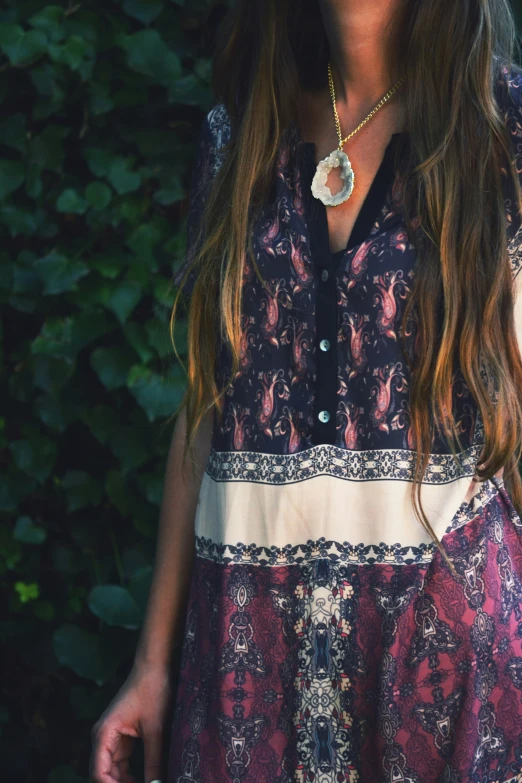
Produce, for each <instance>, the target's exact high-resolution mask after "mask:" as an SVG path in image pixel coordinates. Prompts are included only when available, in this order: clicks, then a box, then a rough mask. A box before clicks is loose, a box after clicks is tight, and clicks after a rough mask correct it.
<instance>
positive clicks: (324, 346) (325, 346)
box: [319, 340, 330, 351]
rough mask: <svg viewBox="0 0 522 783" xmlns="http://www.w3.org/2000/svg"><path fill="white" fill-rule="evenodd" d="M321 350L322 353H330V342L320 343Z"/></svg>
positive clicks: (322, 341) (323, 341)
mask: <svg viewBox="0 0 522 783" xmlns="http://www.w3.org/2000/svg"><path fill="white" fill-rule="evenodd" d="M319 348H320V349H321V351H329V350H330V340H321V342H320V343H319Z"/></svg>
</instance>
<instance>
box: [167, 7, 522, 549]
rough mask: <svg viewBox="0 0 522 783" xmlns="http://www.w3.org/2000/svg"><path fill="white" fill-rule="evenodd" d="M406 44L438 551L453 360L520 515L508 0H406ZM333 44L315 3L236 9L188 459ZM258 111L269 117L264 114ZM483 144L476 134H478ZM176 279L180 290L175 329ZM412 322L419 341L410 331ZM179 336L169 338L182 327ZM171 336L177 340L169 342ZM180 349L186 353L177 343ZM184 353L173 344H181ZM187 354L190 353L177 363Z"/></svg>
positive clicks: (413, 410) (228, 27)
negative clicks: (278, 169)
mask: <svg viewBox="0 0 522 783" xmlns="http://www.w3.org/2000/svg"><path fill="white" fill-rule="evenodd" d="M405 7H406V14H405V17H404V19H405V24H404V25H403V30H404V45H403V46H401V47H400V55H399V58H398V59H396V60H395V61H394V62H393V63H390V68H389V70H390V74H391V77H392V78H393V77H395V79H397V78H398V77H399V76H400V75H401V74H403V73H405V74H406V76H407V79H406V83H405V85H404V86H403V87H402V90H403V91H404V93H403V95H404V101H405V110H406V123H407V128H408V131H409V139H410V142H409V145H408V148H409V153H408V155H407V156H406V157H405V158H403V160H402V163H401V178H402V182H403V183H404V187H403V211H404V217H405V222H406V226H407V230H408V233H409V236H410V237H411V240H412V241H413V242H414V243H415V246H416V248H417V250H418V260H417V262H416V268H415V279H414V284H413V288H412V291H411V295H410V297H409V299H408V302H407V305H406V307H405V312H404V314H403V321H402V326H401V330H400V335H401V345H402V350H403V353H404V357H405V360H406V362H407V364H408V366H409V369H410V373H411V381H410V384H411V397H410V401H411V402H410V421H411V432H412V436H413V437H412V441H413V447H414V449H415V471H414V473H415V475H414V480H413V483H412V497H413V505H414V509H415V513H416V515H417V517H418V519H419V521H420V522H421V523H422V524H423V526H424V527H425V528H426V529H427V530H428V531H429V533H430V534H431V536H432V537H433V539H434V540H435V541H436V542H437V544H438V545H439V547H440V542H438V540H437V537H436V536H435V533H434V531H433V530H432V528H431V525H430V523H429V520H428V519H427V517H426V514H425V513H424V510H423V508H422V502H421V498H420V490H421V484H422V478H423V475H424V472H425V470H426V466H427V463H428V460H429V453H430V448H431V447H432V441H433V437H434V435H435V433H436V432H439V433H442V434H444V435H445V436H446V437H447V438H448V441H449V443H450V446H451V450H452V453H453V454H454V455H455V454H456V448H457V447H459V448H460V439H459V431H458V425H457V424H456V422H455V420H454V418H453V395H454V385H455V384H454V377H455V370H456V368H457V367H460V370H461V372H462V376H463V379H464V381H465V383H466V385H467V387H468V388H469V391H470V393H471V395H472V397H473V398H474V400H475V402H476V404H477V407H478V412H479V415H480V417H481V419H482V422H483V428H484V446H483V449H482V452H481V455H480V459H479V465H478V468H477V477H478V479H479V480H485V479H488V478H491V477H492V476H493V475H494V474H496V473H498V472H499V471H500V470H501V469H502V468H503V469H504V470H503V475H504V481H505V484H506V488H507V489H508V491H509V492H510V495H511V498H512V500H513V503H514V506H515V507H516V509H517V511H518V513H522V480H521V477H520V472H519V467H518V466H519V460H520V456H521V452H522V402H521V399H522V361H521V356H520V352H519V349H518V347H517V339H516V332H515V322H514V293H513V278H512V273H511V269H510V264H509V258H508V252H507V242H508V235H507V225H506V223H507V221H506V212H505V201H504V199H505V194H504V191H503V177H504V176H506V175H507V182H508V186H509V187H510V188H511V191H512V193H513V196H514V203H515V204H516V207H517V209H518V210H519V211H520V210H521V207H522V200H521V192H520V184H519V179H518V174H517V171H516V168H515V166H514V163H513V160H512V148H511V141H510V138H509V131H508V129H507V127H506V122H505V117H504V116H503V112H502V110H501V108H500V107H499V105H498V102H497V101H496V99H495V90H496V88H497V87H498V85H499V83H500V82H501V78H500V73H501V68H502V67H505V68H508V69H512V68H513V67H518V66H515V65H514V62H513V60H514V55H515V47H516V45H517V37H516V32H515V23H514V18H513V14H512V11H511V8H510V5H509V3H508V1H507V0H460V2H458V3H455V0H437V2H436V3H431V2H419V1H418V0H410V2H409V3H407V4H406V6H405ZM328 59H329V45H328V40H327V37H326V34H325V31H324V27H323V23H322V19H321V15H320V11H319V4H318V2H317V0H239V2H237V3H236V5H235V7H234V8H233V9H232V10H231V11H230V12H229V14H228V16H227V17H226V18H225V20H224V22H223V25H222V29H221V34H220V37H219V44H218V46H217V49H216V53H215V55H214V58H213V70H212V88H213V92H214V95H215V97H216V99H217V101H219V102H220V103H223V104H224V106H225V108H226V111H227V113H228V116H229V118H230V123H231V128H232V141H231V142H230V143H229V144H228V145H227V148H226V150H225V151H226V155H225V157H224V161H223V164H222V165H221V167H220V169H219V172H218V174H217V175H216V177H215V178H214V182H213V183H212V188H211V190H210V193H209V196H208V198H207V200H206V204H205V209H204V214H203V215H202V218H201V221H200V225H199V232H200V237H201V238H202V240H201V242H200V243H199V247H198V250H197V252H196V253H195V255H194V258H193V259H192V261H191V264H190V267H189V269H188V270H187V272H186V274H185V276H184V277H185V279H186V276H187V275H188V274H189V273H190V271H191V270H194V268H197V277H196V280H195V285H194V288H193V291H192V294H191V297H190V305H189V310H188V357H187V374H188V384H187V389H186V393H185V396H184V398H183V400H182V403H181V407H182V408H183V407H184V408H185V409H186V418H187V440H186V446H185V455H184V456H185V457H186V455H187V453H188V452H189V451H190V449H191V447H192V443H193V440H194V437H195V433H196V430H197V428H198V426H199V423H200V422H201V420H202V418H203V416H204V415H205V413H207V412H208V411H209V410H210V409H212V408H213V407H215V409H216V411H217V412H218V414H219V416H220V417H221V416H222V412H223V411H222V401H223V395H224V394H225V391H226V388H227V385H224V386H223V388H219V387H218V383H217V380H216V373H215V367H216V359H217V353H218V350H219V348H218V346H219V340H223V341H225V344H226V345H227V346H228V348H229V350H230V356H231V359H232V370H231V374H230V379H229V382H228V383H229V384H230V383H231V382H232V379H233V378H234V377H235V375H236V373H237V370H238V365H239V360H240V355H241V305H242V290H241V281H242V278H243V268H244V264H245V263H246V258H247V254H248V257H249V261H250V263H251V264H252V265H253V267H254V269H255V270H256V272H257V274H258V275H259V272H258V270H257V267H256V263H255V259H254V256H253V252H252V228H253V225H254V222H255V221H256V219H257V217H258V215H259V210H260V209H261V208H262V205H263V203H264V201H265V199H266V198H267V196H268V194H269V192H270V186H271V183H272V177H273V170H274V165H275V162H276V158H277V153H278V149H279V145H280V142H281V139H282V134H283V133H284V132H285V130H286V129H287V128H289V126H290V125H291V124H292V123H293V122H296V121H297V122H298V123H299V122H300V109H301V107H300V103H299V100H298V95H299V91H300V89H302V88H303V87H304V88H313V89H316V88H318V87H321V86H323V85H326V84H327V62H328ZM260 107H262V111H260ZM470 139H472V140H473V141H472V143H470ZM180 293H181V288H180V290H179V291H178V294H177V296H176V298H175V302H174V306H173V310H172V318H171V331H172V335H174V328H173V327H174V324H175V319H176V312H177V307H178V299H179V295H180ZM412 324H414V325H415V332H416V334H415V339H414V340H413V341H410V345H411V344H412V343H413V345H414V348H413V350H411V348H410V349H408V347H407V343H406V336H407V335H411V334H412ZM173 341H174V336H173ZM174 345H175V342H174ZM175 350H176V349H175ZM176 353H177V351H176ZM178 358H179V357H178Z"/></svg>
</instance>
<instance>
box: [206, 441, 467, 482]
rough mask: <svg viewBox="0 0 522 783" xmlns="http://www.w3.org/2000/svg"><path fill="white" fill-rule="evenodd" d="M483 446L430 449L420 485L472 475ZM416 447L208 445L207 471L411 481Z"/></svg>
mask: <svg viewBox="0 0 522 783" xmlns="http://www.w3.org/2000/svg"><path fill="white" fill-rule="evenodd" d="M481 449H482V445H475V446H471V447H470V448H469V449H466V451H462V452H460V454H457V462H455V459H454V457H453V455H452V454H431V455H430V459H429V463H428V467H427V469H426V475H425V476H424V481H423V484H448V483H450V482H451V481H456V480H457V479H460V478H463V477H464V476H473V475H474V473H475V467H476V462H477V459H478V457H479V455H480V452H481ZM414 458H415V452H414V451H408V450H406V449H404V450H403V449H378V450H367V451H352V450H350V449H343V448H339V447H338V446H332V445H331V444H328V443H321V444H320V445H317V446H312V447H311V448H309V449H305V450H304V451H300V452H298V453H296V454H264V453H260V452H256V451H216V450H215V449H214V448H211V450H210V455H209V459H208V462H207V466H206V473H208V475H209V476H210V477H211V478H212V479H214V481H250V482H254V483H264V484H277V485H282V484H294V483H296V482H298V481H306V480H307V479H311V478H314V477H315V476H333V477H335V478H339V479H344V480H345V481H376V480H383V479H390V480H394V481H413V474H414Z"/></svg>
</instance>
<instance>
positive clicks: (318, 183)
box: [312, 63, 406, 207]
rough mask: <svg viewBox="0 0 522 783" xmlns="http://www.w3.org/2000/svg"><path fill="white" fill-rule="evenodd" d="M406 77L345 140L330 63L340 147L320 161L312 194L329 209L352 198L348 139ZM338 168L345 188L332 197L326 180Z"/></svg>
mask: <svg viewBox="0 0 522 783" xmlns="http://www.w3.org/2000/svg"><path fill="white" fill-rule="evenodd" d="M405 79H406V76H401V78H400V79H399V81H398V82H397V83H396V84H394V86H393V87H392V88H391V90H388V92H387V93H386V95H384V96H383V97H382V98H381V100H380V101H379V103H378V104H377V105H376V106H375V107H374V108H373V109H372V110H371V112H370V113H369V114H368V115H367V116H366V117H365V118H364V120H363V121H362V122H360V123H359V125H358V126H357V127H356V128H355V130H353V131H352V132H351V133H349V134H348V136H346V138H345V139H343V138H342V135H341V123H340V122H339V115H338V114H337V106H336V102H335V87H334V82H333V76H332V68H331V66H330V63H328V83H329V85H330V95H331V98H332V105H333V112H334V120H335V128H336V130H337V138H338V139H339V146H338V148H337V149H336V150H334V151H333V152H331V153H330V154H329V155H328V156H327V157H326V158H324V160H321V161H319V163H318V165H317V170H316V172H315V175H314V178H313V181H312V193H313V195H314V196H315V198H318V199H319V200H320V201H322V202H323V204H324V205H325V206H327V207H336V206H337V205H338V204H342V203H343V201H346V200H347V199H349V198H350V196H351V195H352V191H353V186H354V184H355V175H354V171H353V168H352V164H351V163H350V159H349V157H348V155H347V154H346V153H345V152H344V151H343V144H344V143H345V142H347V141H348V139H351V138H352V136H354V135H355V134H356V133H357V131H359V130H360V129H361V128H362V127H363V125H366V123H367V122H368V120H370V119H371V118H372V117H373V115H374V114H375V113H376V112H378V111H379V109H380V108H381V107H382V106H384V104H385V103H386V101H388V100H389V99H390V98H391V97H392V95H393V94H394V93H395V92H396V91H397V90H398V89H399V87H400V86H401V84H402V83H403V82H404V81H405ZM338 166H340V167H341V179H342V180H343V187H342V189H341V190H340V191H339V193H336V194H335V196H334V195H332V192H331V190H330V188H329V187H328V186H327V184H326V180H327V178H328V174H329V173H330V171H331V170H332V169H336V168H337V167H338Z"/></svg>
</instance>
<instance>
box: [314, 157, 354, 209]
mask: <svg viewBox="0 0 522 783" xmlns="http://www.w3.org/2000/svg"><path fill="white" fill-rule="evenodd" d="M338 166H340V167H341V173H340V176H341V179H342V180H343V183H344V184H343V187H342V189H341V190H340V191H339V193H336V194H335V196H334V195H332V191H331V190H330V188H329V187H328V185H327V184H326V180H327V179H328V174H329V173H330V172H331V170H332V169H336V168H337V167H338ZM354 182H355V175H354V173H353V169H352V164H351V163H350V159H349V158H348V155H347V154H346V153H345V152H343V151H342V150H340V149H336V150H334V151H333V152H331V153H330V154H329V155H328V157H327V158H324V160H321V161H319V163H318V165H317V171H316V172H315V175H314V178H313V180H312V193H313V194H314V196H315V198H318V199H319V200H320V201H322V202H323V204H324V205H325V206H327V207H336V206H337V205H338V204H342V203H343V201H346V200H347V199H349V198H350V196H351V195H352V190H353V185H354Z"/></svg>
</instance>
